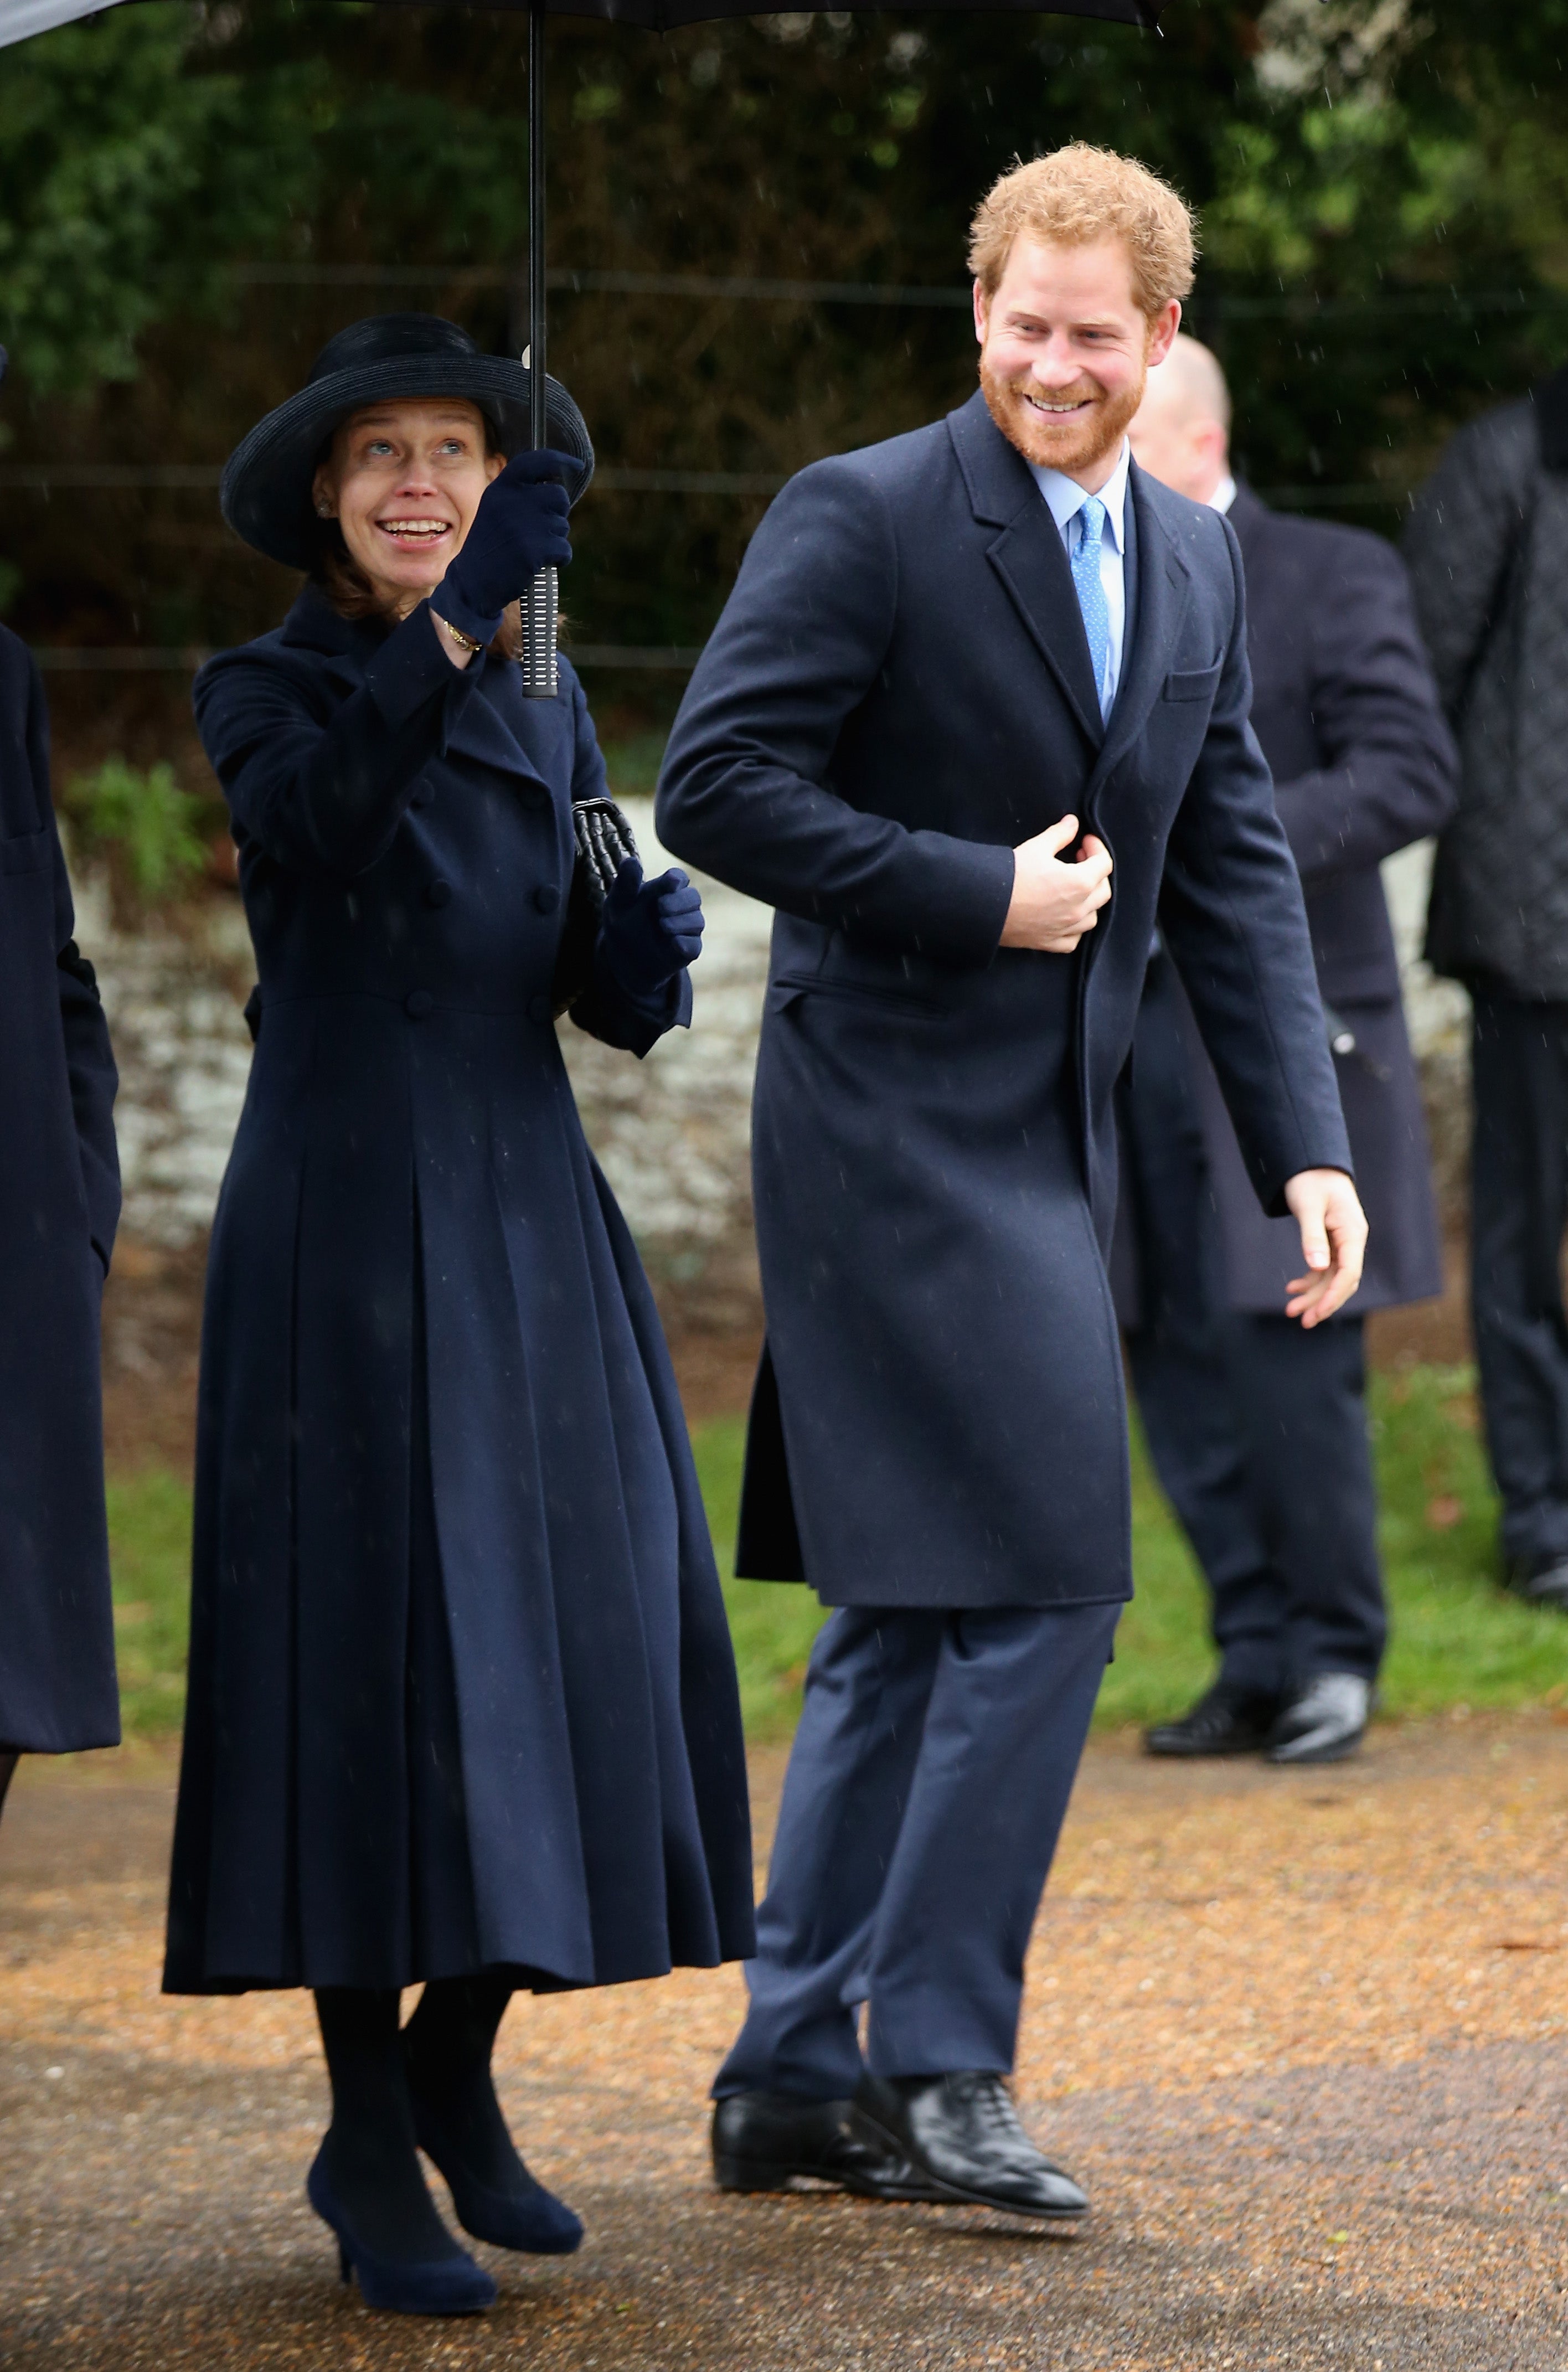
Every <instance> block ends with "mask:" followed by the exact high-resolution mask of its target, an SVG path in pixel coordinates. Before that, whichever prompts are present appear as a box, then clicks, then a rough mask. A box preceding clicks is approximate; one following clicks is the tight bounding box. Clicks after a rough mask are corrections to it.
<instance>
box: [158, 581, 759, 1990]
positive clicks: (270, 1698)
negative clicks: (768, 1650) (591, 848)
mask: <svg viewBox="0 0 1568 2372" xmlns="http://www.w3.org/2000/svg"><path fill="white" fill-rule="evenodd" d="M561 676H562V681H561V691H560V694H559V697H558V698H557V699H556V700H555V701H554V702H552V703H549V702H530V701H528V700H526V699H525V698H524V697H523V694H522V691H521V688H520V684H519V680H518V672H517V668H516V666H514V665H512V664H511V663H509V662H506V661H503V660H497V659H494V658H492V657H483V658H482V659H479V660H475V661H474V662H473V664H472V666H471V667H470V669H467V670H466V671H465V672H464V673H462V674H459V673H458V672H457V671H456V670H454V669H452V668H451V667H450V666H449V664H448V662H447V659H446V657H444V656H443V655H442V652H441V649H440V647H439V645H437V642H436V636H435V634H434V632H433V630H432V627H431V624H430V621H429V618H428V616H427V614H426V613H425V612H424V610H423V609H421V610H416V611H415V612H414V613H413V615H412V617H411V618H410V619H409V620H407V621H406V622H404V623H403V624H402V625H401V626H400V627H397V628H396V629H394V630H393V631H391V632H390V633H388V632H387V630H386V629H385V628H384V627H383V626H381V625H379V624H378V623H376V622H366V623H359V624H350V623H347V622H344V621H343V619H341V618H340V617H338V616H337V615H336V614H335V612H334V611H333V610H331V608H330V607H329V606H328V604H327V603H326V601H325V600H324V599H322V597H321V596H319V594H317V593H315V592H312V591H307V592H306V593H305V594H304V595H303V596H302V598H301V599H300V600H299V601H298V602H297V603H296V606H295V608H294V609H293V610H292V611H291V612H290V614H289V617H288V619H287V621H286V622H285V625H284V626H283V628H282V629H281V631H279V632H278V633H276V634H268V635H264V636H263V637H262V638H261V640H260V641H259V642H256V643H252V644H250V645H247V646H246V647H245V648H243V649H241V650H238V651H232V652H229V653H227V654H226V655H225V656H224V657H221V658H219V659H215V660H214V661H213V662H212V663H211V664H210V665H209V666H208V667H207V668H206V669H203V673H202V675H201V676H200V677H199V679H198V680H197V687H196V712H197V718H198V722H199V724H200V727H201V731H202V735H203V741H204V743H205V746H206V748H207V750H208V752H209V754H210V756H211V758H212V761H213V764H214V766H215V769H216V772H217V774H218V778H219V780H220V782H221V783H222V785H223V786H224V791H225V794H226V797H227V799H228V802H229V807H230V810H231V813H232V817H233V822H234V831H235V837H236V840H237V842H238V848H239V868H240V882H241V888H242V890H243V892H244V898H245V905H246V913H247V915H248V917H249V920H250V931H251V936H252V939H253V941H254V943H255V948H256V960H257V968H258V971H259V973H260V980H261V1018H260V1035H259V1039H258V1043H257V1049H256V1056H255V1062H254V1065H253V1068H252V1072H251V1077H250V1089H249V1093H248V1095H247V1098H246V1103H245V1109H244V1112H243V1114H242V1116H241V1119H240V1122H239V1129H238V1135H237V1137H236V1140H235V1145H234V1152H233V1156H232V1157H231V1160H230V1163H229V1167H228V1171H227V1175H226V1180H225V1182H224V1187H223V1192H222V1196H221V1199H220V1202H219V1205H218V1212H217V1217H216V1221H215V1227H214V1233H213V1244H212V1256H211V1265H210V1271H209V1277H208V1287H207V1307H206V1317H205V1327H204V1334H203V1351H202V1379H201V1401H200V1413H199V1430H198V1441H197V1473H196V1541H195V1560H194V1587H193V1597H192V1644H191V1691H190V1705H189V1713H188V1716H187V1723H186V1734H185V1752H184V1760H183V1763H182V1766H181V1771H180V1808H179V1820H178V1826H177V1832H176V1839H175V1855H174V1872H173V1883H172V1889H171V1899H170V1913H169V1948H168V1964H167V1969H166V1978H165V1982H166V1984H167V1985H168V1988H169V1989H171V1990H175V1991H184V1992H202V1991H209V1992H211V1991H224V1990H232V1989H238V1988H240V1987H243V1986H246V1985H279V1984H309V1985H323V1984H328V1985H333V1984H346V1985H383V1986H385V1985H400V1984H409V1983H412V1982H416V1981H418V1980H419V1979H421V1978H424V1977H429V1976H438V1975H449V1974H459V1973H463V1972H465V1971H471V1970H472V1969H475V1968H481V1967H505V1968H510V1969H511V1970H512V1971H514V1972H515V1981H517V1982H533V1983H537V1984H543V1985H555V1984H589V1983H603V1982H611V1981H615V1980H620V1979H624V1978H631V1977H645V1976H652V1975H656V1974H658V1973H661V1972H662V1971H665V1970H667V1969H668V1967H669V1966H670V1965H671V1963H672V1962H676V1961H681V1962H697V1963H703V1964H708V1963H712V1962H714V1961H716V1960H718V1959H721V1958H730V1957H734V1956H737V1955H740V1954H744V1953H745V1952H747V1951H748V1950H749V1948H750V1946H751V1932H752V1931H751V1864H750V1847H749V1833H748V1818H747V1805H746V1782H745V1767H744V1759H743V1751H742V1742H741V1734H740V1721H739V1710H738V1695H737V1690H736V1683H735V1671H734V1664H733V1660H732V1657H731V1653H730V1646H729V1637H728V1632H727V1628H726V1622H725V1615H724V1608H723V1604H722V1600H721V1599H720V1595H719V1586H718V1579H717V1575H716V1572H715V1569H714V1560H713V1553H712V1548H711V1543H710V1541H709V1538H708V1531H707V1526H706V1522H705V1520H704V1517H703V1503H702V1499H701V1496H700V1494H699V1493H698V1488H697V1482H696V1476H695V1473H694V1471H693V1468H692V1464H691V1451H690V1447H689V1444H688V1440H687V1436H686V1431H685V1426H684V1424H683V1421H682V1416H681V1411H680V1405H679V1400H678V1398H677V1395H676V1389H675V1383H674V1378H673V1376H672V1374H671V1371H670V1366H669V1362H668V1354H667V1352H666V1349H665V1345H664V1342H663V1338H662V1336H661V1334H660V1331H659V1327H658V1322H657V1319H656V1315H655V1312H654V1308H653V1304H652V1300H651V1297H650V1295H649V1292H648V1288H647V1285H646V1281H645V1278H644V1276H643V1273H642V1271H641V1268H640V1267H639V1264H638V1262H637V1258H636V1254H635V1252H634V1250H633V1245H632V1242H631V1238H630V1237H629V1235H628V1233H627V1230H626V1227H625V1224H624V1222H623V1221H622V1219H621V1215H620V1213H619V1211H618V1210H617V1208H616V1206H615V1203H614V1202H613V1201H612V1199H611V1197H610V1192H609V1189H608V1188H607V1187H606V1185H605V1182H604V1180H603V1178H602V1177H601V1175H600V1174H599V1171H598V1168H597V1166H596V1164H595V1163H594V1161H593V1160H592V1158H591V1157H590V1155H589V1153H588V1149H587V1145H586V1143H585V1142H584V1138H583V1134H582V1130H581V1127H580V1124H579V1122H578V1119H577V1113H576V1109H575V1104H574V1102H573V1099H572V1092H571V1088H570V1087H569V1085H568V1082H567V1078H566V1073H565V1068H564V1065H563V1062H562V1058H561V1050H560V1047H559V1045H558V1043H557V1041H556V1035H555V1027H554V1023H553V1020H552V978H553V976H554V972H555V965H556V957H557V951H558V948H559V945H560V941H561V935H562V924H563V914H564V912H565V898H566V893H567V890H568V888H569V884H570V881H571V875H572V863H573V838H572V825H571V814H570V803H571V800H572V797H573V796H574V794H576V795H577V796H585V795H587V794H590V793H597V792H599V791H602V789H603V787H604V765H603V761H602V759H601V757H600V755H599V751H598V744H597V742H596V740H595V738H594V731H593V727H592V724H591V722H590V721H589V717H588V713H587V703H586V702H585V700H584V697H583V692H582V687H581V685H580V684H579V683H578V682H577V680H576V679H575V676H574V674H573V672H572V669H570V668H569V667H567V666H564V665H563V668H562V670H561ZM689 1000H690V990H689V988H688V987H687V986H686V984H685V983H684V981H682V982H681V983H680V984H679V988H677V989H675V990H673V991H672V992H671V993H670V994H668V996H663V995H661V998H660V1000H659V1003H658V1006H657V1008H656V1009H655V1010H649V1009H647V1008H645V1007H644V1006H640V1005H636V1004H634V1003H633V1002H632V1001H630V1000H629V999H628V998H626V997H625V996H624V995H623V994H621V992H620V991H619V990H618V988H617V987H616V985H615V983H614V982H613V981H612V980H611V979H610V976H609V975H608V973H606V972H604V971H602V970H601V971H598V972H597V973H596V976H595V978H594V979H593V981H592V982H591V983H590V985H589V986H588V988H587V990H586V992H585V993H584V994H583V995H582V996H581V997H580V999H579V1001H578V1002H577V1004H576V1006H575V1018H576V1020H577V1021H578V1023H579V1024H580V1025H581V1026H582V1027H584V1028H586V1029H589V1030H591V1031H592V1032H593V1033H594V1034H595V1035H596V1036H598V1037H600V1038H602V1039H604V1040H606V1041H608V1042H609V1043H610V1044H612V1045H618V1046H622V1047H627V1048H630V1049H632V1050H633V1052H645V1050H646V1049H647V1048H648V1047H649V1046H650V1045H651V1044H653V1042H654V1041H656V1039H657V1038H658V1036H659V1035H660V1034H661V1033H662V1031H663V1030H664V1029H667V1028H668V1027H669V1026H670V1025H671V1024H672V1023H673V1022H675V1021H677V1020H679V1019H681V1018H683V1017H685V1014H686V1013H687V1011H688V1010H689Z"/></svg>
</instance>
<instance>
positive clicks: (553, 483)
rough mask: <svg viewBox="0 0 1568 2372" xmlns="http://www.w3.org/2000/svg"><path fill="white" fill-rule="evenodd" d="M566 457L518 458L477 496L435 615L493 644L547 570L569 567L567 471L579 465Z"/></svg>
mask: <svg viewBox="0 0 1568 2372" xmlns="http://www.w3.org/2000/svg"><path fill="white" fill-rule="evenodd" d="M575 466H576V465H575V463H574V462H573V461H572V460H570V459H568V457H567V456H566V455H565V454H564V453H552V452H549V451H545V452H540V453H514V454H513V456H512V459H510V460H509V461H508V462H507V464H506V466H505V469H504V470H503V471H502V472H501V475H500V476H499V477H498V478H493V479H492V480H491V482H490V483H489V485H488V486H486V488H485V490H484V492H483V494H481V496H480V498H479V508H478V510H476V511H475V513H474V515H473V525H472V526H471V527H470V529H469V531H468V534H467V535H466V536H465V538H464V539H463V548H462V550H461V551H460V552H459V554H458V556H457V558H456V559H455V560H454V561H453V563H452V564H451V566H450V568H448V569H447V574H446V576H443V578H442V579H441V582H440V584H439V585H437V587H436V590H435V592H434V593H433V594H432V595H431V597H430V606H431V608H432V609H433V610H435V611H436V616H437V617H440V618H445V619H446V621H447V624H448V625H449V626H456V627H457V629H458V631H459V634H471V635H472V636H473V639H474V640H475V642H477V643H487V642H489V640H490V638H491V636H492V635H493V634H495V633H496V632H497V630H498V629H499V627H500V624H501V613H502V611H503V610H505V607H506V604H507V602H508V601H516V600H517V599H518V597H519V596H520V595H521V594H522V593H524V592H526V590H527V589H528V586H529V585H530V584H531V583H532V581H533V579H534V578H535V577H536V576H538V575H539V572H540V569H541V568H550V567H554V568H564V567H565V566H566V564H567V562H568V561H569V560H570V559H571V557H572V547H571V545H570V543H569V542H568V541H567V540H566V517H567V513H568V512H569V511H570V509H571V507H572V506H571V503H570V501H569V500H568V498H567V494H566V489H565V487H564V486H563V484H562V483H561V473H562V471H565V470H572V469H574V468H575Z"/></svg>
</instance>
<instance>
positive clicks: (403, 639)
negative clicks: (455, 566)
mask: <svg viewBox="0 0 1568 2372" xmlns="http://www.w3.org/2000/svg"><path fill="white" fill-rule="evenodd" d="M440 632H441V630H440V628H439V627H438V626H437V625H436V622H435V621H434V620H433V619H432V617H431V615H430V604H429V602H428V601H422V602H421V603H420V605H419V607H418V609H417V610H410V612H409V614H408V616H407V617H406V618H405V619H404V620H403V622H402V624H401V626H394V628H393V629H392V632H391V633H390V634H389V635H388V637H387V639H386V641H385V642H384V643H383V644H382V645H381V647H380V649H379V650H378V651H377V654H376V656H375V657H374V658H373V659H372V660H371V662H370V664H369V666H368V667H367V668H366V670H365V683H366V690H367V692H369V694H370V697H371V699H372V700H373V701H374V702H375V703H376V705H377V709H378V710H379V711H380V713H381V715H383V716H384V717H385V718H386V721H387V723H388V724H389V725H406V724H407V723H408V721H409V719H410V718H411V717H412V716H414V715H417V714H418V712H419V710H420V709H422V708H423V707H424V704H425V703H426V702H427V701H429V700H434V699H435V698H436V695H437V693H440V692H458V693H459V695H462V694H466V692H468V691H469V689H470V686H471V685H472V684H473V683H474V682H475V681H476V680H478V678H479V676H480V674H481V672H482V669H483V666H484V658H483V654H482V653H476V654H475V656H474V657H472V658H471V659H470V661H469V663H468V665H467V667H466V668H455V667H454V666H453V665H452V662H451V660H450V659H449V658H448V657H447V654H446V652H445V651H444V650H443V649H442V648H441V644H440V640H439V636H440Z"/></svg>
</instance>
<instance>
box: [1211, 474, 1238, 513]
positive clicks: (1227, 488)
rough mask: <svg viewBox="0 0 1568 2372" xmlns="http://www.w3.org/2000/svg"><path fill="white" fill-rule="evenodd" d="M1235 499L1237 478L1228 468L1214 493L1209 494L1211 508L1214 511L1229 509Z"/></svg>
mask: <svg viewBox="0 0 1568 2372" xmlns="http://www.w3.org/2000/svg"><path fill="white" fill-rule="evenodd" d="M1235 500H1236V480H1235V479H1234V478H1233V477H1232V476H1231V474H1230V471H1228V470H1227V471H1225V476H1224V477H1223V478H1222V479H1221V480H1220V482H1219V484H1218V485H1217V486H1216V487H1215V488H1214V493H1213V494H1211V495H1210V496H1209V508H1210V509H1211V510H1212V511H1228V510H1229V508H1230V506H1231V505H1232V503H1233V502H1235Z"/></svg>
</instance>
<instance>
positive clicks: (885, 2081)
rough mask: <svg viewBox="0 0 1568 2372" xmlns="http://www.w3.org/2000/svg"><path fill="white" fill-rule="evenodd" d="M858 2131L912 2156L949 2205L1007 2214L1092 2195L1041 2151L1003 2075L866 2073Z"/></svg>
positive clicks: (857, 2101)
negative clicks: (1021, 2119) (1021, 2120)
mask: <svg viewBox="0 0 1568 2372" xmlns="http://www.w3.org/2000/svg"><path fill="white" fill-rule="evenodd" d="M854 2131H855V2132H856V2133H857V2134H864V2135H865V2139H866V2140H867V2141H868V2142H875V2143H879V2144H880V2145H881V2146H882V2147H883V2148H885V2149H887V2150H888V2151H889V2152H896V2153H898V2154H900V2155H901V2156H902V2157H906V2158H907V2159H908V2161H909V2164H910V2166H911V2168H912V2169H913V2172H914V2174H915V2176H916V2177H917V2178H918V2177H920V2176H924V2177H925V2178H926V2180H927V2181H928V2182H929V2184H930V2186H931V2189H930V2194H929V2195H930V2196H931V2197H933V2198H934V2199H935V2200H937V2201H939V2202H940V2203H943V2204H945V2205H947V2206H949V2207H959V2206H961V2207H1000V2208H1003V2209H1005V2212H1006V2213H1007V2214H1008V2215H1086V2214H1087V2212H1088V2204H1089V2203H1088V2201H1087V2199H1086V2197H1085V2195H1084V2193H1083V2192H1081V2191H1080V2190H1079V2188H1078V2186H1077V2184H1076V2183H1075V2182H1074V2180H1073V2178H1072V2176H1071V2175H1068V2174H1063V2171H1062V2169H1061V2168H1060V2167H1059V2166H1052V2165H1051V2160H1050V2159H1049V2158H1046V2157H1041V2156H1040V2152H1039V2150H1037V2149H1036V2147H1035V2145H1034V2144H1033V2142H1031V2141H1030V2139H1029V2137H1028V2134H1026V2133H1025V2131H1024V2129H1023V2127H1022V2125H1021V2124H1020V2123H1019V2122H1018V2112H1017V2110H1016V2109H1015V2108H1014V2106H1013V2102H1012V2099H1011V2097H1010V2095H1009V2093H1008V2090H1007V2087H1006V2085H1005V2083H1004V2082H1003V2080H1002V2078H1001V2076H992V2075H977V2074H971V2073H966V2074H958V2075H952V2076H892V2077H885V2076H869V2075H867V2076H862V2078H861V2081H860V2088H859V2089H858V2091H857V2092H856V2093H855V2096H854Z"/></svg>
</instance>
